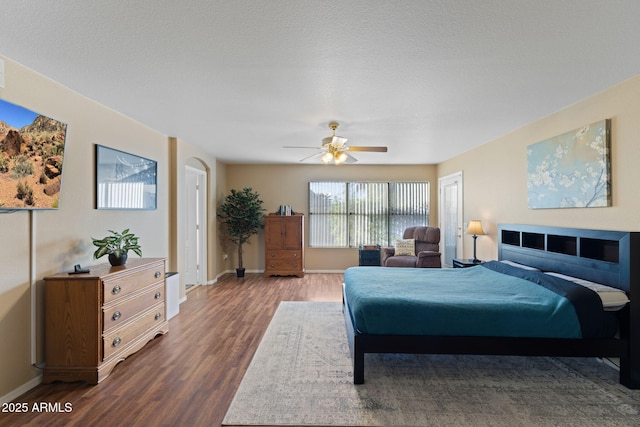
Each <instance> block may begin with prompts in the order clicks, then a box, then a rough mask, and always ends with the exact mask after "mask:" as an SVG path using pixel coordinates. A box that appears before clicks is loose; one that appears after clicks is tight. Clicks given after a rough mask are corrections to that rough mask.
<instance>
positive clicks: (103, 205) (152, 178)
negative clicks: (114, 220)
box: [95, 144, 158, 210]
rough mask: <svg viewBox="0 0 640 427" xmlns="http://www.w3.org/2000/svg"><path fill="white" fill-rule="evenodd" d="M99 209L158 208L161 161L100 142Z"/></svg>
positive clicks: (98, 169)
mask: <svg viewBox="0 0 640 427" xmlns="http://www.w3.org/2000/svg"><path fill="white" fill-rule="evenodd" d="M95 154H96V209H147V210H153V209H156V208H157V194H158V192H157V188H158V183H157V179H158V163H157V162H156V161H155V160H150V159H147V158H144V157H140V156H136V155H135V154H130V153H125V152H124V151H120V150H115V149H113V148H109V147H105V146H103V145H98V144H96V153H95Z"/></svg>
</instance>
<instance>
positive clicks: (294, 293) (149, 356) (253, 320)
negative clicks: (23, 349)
mask: <svg viewBox="0 0 640 427" xmlns="http://www.w3.org/2000/svg"><path fill="white" fill-rule="evenodd" d="M342 277H343V276H342V274H307V275H305V277H303V278H289V277H287V278H284V277H269V278H263V277H262V275H259V274H248V275H247V276H246V277H245V278H243V279H238V278H236V277H235V275H233V274H229V275H225V276H223V277H221V278H220V279H219V280H218V283H217V284H216V285H213V286H200V287H198V288H196V289H194V290H192V291H190V292H189V293H188V295H187V301H185V302H184V303H182V304H181V305H180V314H179V315H178V316H176V317H174V318H173V319H171V320H170V321H169V333H168V334H167V335H165V336H162V337H158V338H156V339H154V340H153V341H151V342H150V343H149V344H148V345H147V346H146V347H144V348H143V349H142V350H141V351H139V352H138V353H136V354H134V355H132V356H130V357H129V358H127V359H126V360H125V361H124V362H121V363H120V364H118V365H117V366H116V368H115V369H114V370H113V372H112V373H111V375H110V376H109V377H107V378H106V379H105V380H104V381H103V382H102V383H100V384H98V385H86V384H83V383H59V382H56V383H53V384H48V385H39V386H38V387H36V388H34V389H32V390H30V391H29V392H27V393H26V394H24V395H22V396H21V397H19V398H17V399H15V400H14V402H20V403H27V404H28V407H29V412H27V413H22V414H15V413H0V425H1V426H5V425H10V426H22V425H30V426H35V425H38V426H40V425H48V426H71V425H78V426H89V425H120V426H125V425H126V426H138V425H140V426H142V425H144V426H183V425H184V426H187V425H188V426H218V425H220V424H221V422H222V419H223V418H224V415H225V414H226V411H227V409H228V407H229V405H230V404H231V400H232V399H233V396H234V395H235V392H236V390H237V388H238V386H239V385H240V381H241V380H242V377H243V375H244V373H245V371H246V369H247V367H248V365H249V363H250V362H251V358H252V357H253V354H254V353H255V351H256V349H257V347H258V344H259V343H260V341H261V339H262V336H263V335H264V332H265V330H266V329H267V326H268V325H269V322H270V320H271V317H272V316H273V314H274V312H275V310H276V308H277V307H278V304H279V303H280V301H341V300H342V295H341V290H342V287H341V285H342ZM42 402H44V403H51V404H55V403H60V404H61V406H62V407H63V408H64V405H65V403H70V404H71V408H72V410H71V412H67V413H64V412H56V413H38V412H33V411H31V408H32V407H33V404H37V405H40V403H42Z"/></svg>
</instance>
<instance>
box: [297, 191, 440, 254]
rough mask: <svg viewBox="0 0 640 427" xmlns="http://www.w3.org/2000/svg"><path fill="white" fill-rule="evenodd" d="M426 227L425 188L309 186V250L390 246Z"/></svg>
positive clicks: (427, 218)
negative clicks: (413, 229)
mask: <svg viewBox="0 0 640 427" xmlns="http://www.w3.org/2000/svg"><path fill="white" fill-rule="evenodd" d="M428 224H429V183H428V182H310V183H309V246H310V247H337V248H346V247H356V246H358V245H361V244H380V245H382V246H390V245H392V244H393V242H395V240H396V239H399V238H401V237H402V232H403V231H404V229H405V228H407V227H410V226H414V225H428Z"/></svg>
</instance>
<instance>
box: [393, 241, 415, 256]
mask: <svg viewBox="0 0 640 427" xmlns="http://www.w3.org/2000/svg"><path fill="white" fill-rule="evenodd" d="M394 255H395V256H401V255H409V256H416V241H415V240H414V239H399V240H396V250H395V252H394Z"/></svg>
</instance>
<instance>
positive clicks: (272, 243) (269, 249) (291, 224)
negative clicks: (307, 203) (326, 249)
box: [264, 214, 304, 277]
mask: <svg viewBox="0 0 640 427" xmlns="http://www.w3.org/2000/svg"><path fill="white" fill-rule="evenodd" d="M264 241H265V251H264V254H265V262H264V275H265V276H298V277H303V276H304V215H302V214H294V215H277V214H269V215H267V216H265V218H264Z"/></svg>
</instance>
